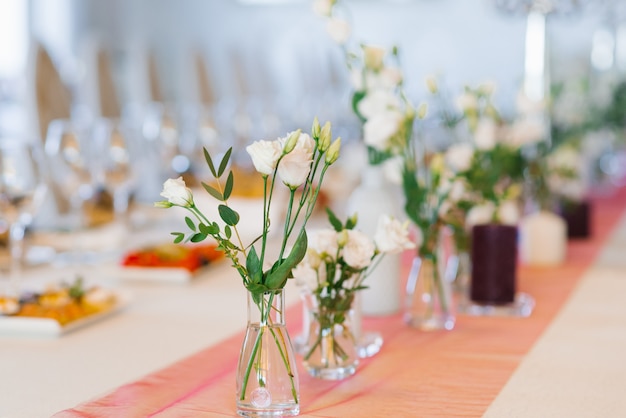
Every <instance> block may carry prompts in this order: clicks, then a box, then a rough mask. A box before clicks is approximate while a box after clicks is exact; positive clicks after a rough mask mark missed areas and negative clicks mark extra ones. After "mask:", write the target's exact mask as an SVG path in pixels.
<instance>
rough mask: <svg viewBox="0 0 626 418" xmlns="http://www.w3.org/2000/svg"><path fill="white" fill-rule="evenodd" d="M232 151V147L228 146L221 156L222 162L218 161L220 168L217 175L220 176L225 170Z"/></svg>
mask: <svg viewBox="0 0 626 418" xmlns="http://www.w3.org/2000/svg"><path fill="white" fill-rule="evenodd" d="M232 152H233V147H230V148H228V151H226V154H224V157H223V158H222V162H221V163H220V168H219V169H218V170H217V177H222V174H224V170H226V166H227V165H228V160H230V154H231V153H232Z"/></svg>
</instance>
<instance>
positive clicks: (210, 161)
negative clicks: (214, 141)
mask: <svg viewBox="0 0 626 418" xmlns="http://www.w3.org/2000/svg"><path fill="white" fill-rule="evenodd" d="M203 150H204V159H205V160H206V163H207V164H208V166H209V170H211V174H213V177H215V178H217V177H219V176H218V175H217V172H216V171H215V166H214V165H213V159H212V158H211V154H209V151H207V149H206V148H203Z"/></svg>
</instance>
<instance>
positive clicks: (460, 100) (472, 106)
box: [454, 92, 478, 112]
mask: <svg viewBox="0 0 626 418" xmlns="http://www.w3.org/2000/svg"><path fill="white" fill-rule="evenodd" d="M454 103H455V104H456V107H457V108H458V109H459V110H460V111H461V112H469V111H475V110H476V109H477V108H478V100H476V96H475V95H474V94H472V93H469V92H463V93H462V94H461V95H460V96H459V97H457V98H456V100H455V102H454Z"/></svg>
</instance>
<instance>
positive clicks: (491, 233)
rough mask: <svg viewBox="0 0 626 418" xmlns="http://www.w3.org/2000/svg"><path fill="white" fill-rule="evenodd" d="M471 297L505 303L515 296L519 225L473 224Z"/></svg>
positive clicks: (481, 300) (479, 300) (483, 301)
mask: <svg viewBox="0 0 626 418" xmlns="http://www.w3.org/2000/svg"><path fill="white" fill-rule="evenodd" d="M471 251H472V279H471V285H470V299H471V300H472V301H474V302H478V303H485V304H494V305H502V304H506V303H511V302H513V301H514V300H515V291H516V270H517V227H515V226H510V225H495V224H489V225H476V226H474V227H473V228H472V248H471Z"/></svg>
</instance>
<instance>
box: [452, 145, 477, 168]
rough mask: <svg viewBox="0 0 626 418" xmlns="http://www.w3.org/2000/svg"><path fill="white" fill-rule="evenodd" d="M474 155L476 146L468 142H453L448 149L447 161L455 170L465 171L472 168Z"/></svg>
mask: <svg viewBox="0 0 626 418" xmlns="http://www.w3.org/2000/svg"><path fill="white" fill-rule="evenodd" d="M473 157H474V147H472V146H471V145H470V144H468V143H459V144H453V145H452V146H450V148H448V150H447V151H446V156H445V158H446V163H447V164H448V167H450V168H451V169H452V170H453V171H454V172H456V173H458V172H460V171H465V170H467V169H468V168H470V165H471V164H472V158H473Z"/></svg>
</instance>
